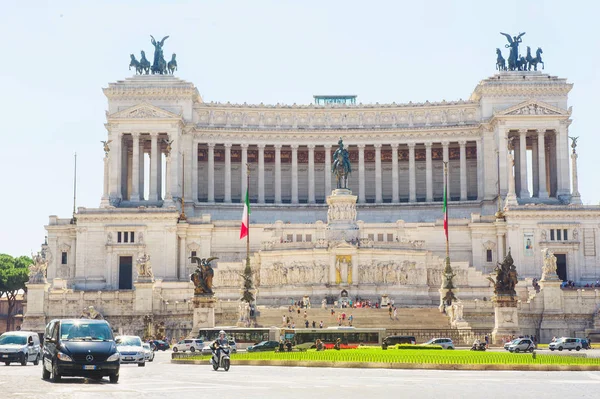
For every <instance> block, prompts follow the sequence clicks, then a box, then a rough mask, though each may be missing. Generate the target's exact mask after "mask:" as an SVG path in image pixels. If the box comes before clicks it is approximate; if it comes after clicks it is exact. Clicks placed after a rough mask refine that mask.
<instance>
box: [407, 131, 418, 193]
mask: <svg viewBox="0 0 600 399" xmlns="http://www.w3.org/2000/svg"><path fill="white" fill-rule="evenodd" d="M416 172H417V170H416V168H415V143H408V190H409V193H408V202H417V175H416Z"/></svg>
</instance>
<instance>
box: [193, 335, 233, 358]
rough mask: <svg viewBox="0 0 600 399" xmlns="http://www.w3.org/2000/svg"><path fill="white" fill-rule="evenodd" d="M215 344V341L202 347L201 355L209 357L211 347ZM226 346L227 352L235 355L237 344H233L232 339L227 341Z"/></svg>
mask: <svg viewBox="0 0 600 399" xmlns="http://www.w3.org/2000/svg"><path fill="white" fill-rule="evenodd" d="M214 343H215V340H212V341H210V342H209V343H208V344H205V345H204V346H203V347H202V354H203V355H210V354H212V349H211V348H212V345H213V344H214ZM227 344H228V345H229V350H230V352H231V353H236V352H237V343H236V342H235V340H233V339H229V340H228V341H227Z"/></svg>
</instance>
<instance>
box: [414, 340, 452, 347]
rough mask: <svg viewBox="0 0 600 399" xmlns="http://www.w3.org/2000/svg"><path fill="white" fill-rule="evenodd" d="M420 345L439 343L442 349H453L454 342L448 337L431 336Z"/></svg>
mask: <svg viewBox="0 0 600 399" xmlns="http://www.w3.org/2000/svg"><path fill="white" fill-rule="evenodd" d="M421 345H439V346H441V347H442V349H454V342H452V340H451V339H450V338H432V339H430V340H429V341H427V342H425V343H424V344H421Z"/></svg>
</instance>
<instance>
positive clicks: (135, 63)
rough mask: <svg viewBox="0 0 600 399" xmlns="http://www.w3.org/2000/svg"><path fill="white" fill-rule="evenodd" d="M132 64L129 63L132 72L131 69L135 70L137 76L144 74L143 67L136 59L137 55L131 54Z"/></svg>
mask: <svg viewBox="0 0 600 399" xmlns="http://www.w3.org/2000/svg"><path fill="white" fill-rule="evenodd" d="M130 57H131V62H130V63H129V70H130V71H131V67H134V68H135V73H136V75H141V74H142V67H141V66H140V62H139V61H138V60H136V59H135V55H133V54H130Z"/></svg>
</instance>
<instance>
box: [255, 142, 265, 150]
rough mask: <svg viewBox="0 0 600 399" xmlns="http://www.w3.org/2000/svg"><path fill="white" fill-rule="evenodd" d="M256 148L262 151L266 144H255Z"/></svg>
mask: <svg viewBox="0 0 600 399" xmlns="http://www.w3.org/2000/svg"><path fill="white" fill-rule="evenodd" d="M256 146H257V147H258V149H259V150H264V149H265V146H266V144H264V143H259V144H257V145H256Z"/></svg>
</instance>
